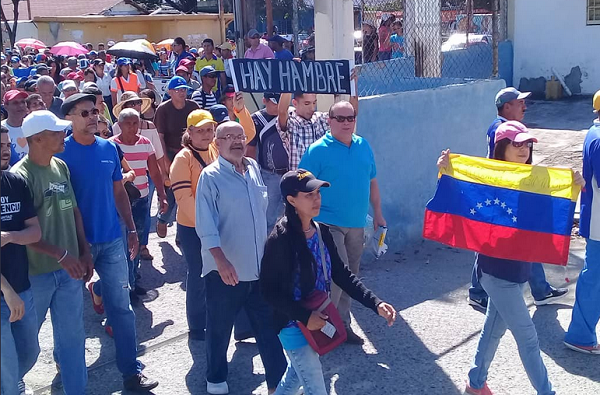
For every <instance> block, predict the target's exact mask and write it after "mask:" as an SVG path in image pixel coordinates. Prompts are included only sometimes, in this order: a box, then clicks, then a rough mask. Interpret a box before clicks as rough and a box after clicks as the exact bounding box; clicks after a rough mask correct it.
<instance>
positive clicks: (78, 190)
mask: <svg viewBox="0 0 600 395" xmlns="http://www.w3.org/2000/svg"><path fill="white" fill-rule="evenodd" d="M56 156H57V157H58V158H60V159H62V160H63V161H65V163H66V164H67V166H68V167H69V171H70V172H71V184H72V185H73V190H74V191H75V198H76V199H77V205H78V207H79V210H80V211H81V216H82V218H83V227H84V229H85V237H86V239H87V241H88V242H89V243H91V244H97V243H108V242H111V241H114V240H115V239H118V238H120V237H121V225H120V223H119V216H118V214H117V209H116V203H115V196H114V192H113V182H115V181H121V180H122V179H123V175H122V174H121V162H120V161H119V155H118V154H117V148H116V147H115V145H114V143H113V142H111V141H108V140H104V139H101V138H100V137H96V141H95V142H94V143H93V144H91V145H81V144H79V143H78V142H77V141H75V139H74V138H73V136H69V137H67V138H66V139H65V150H64V152H62V153H60V154H57V155H56ZM80 202H81V203H80Z"/></svg>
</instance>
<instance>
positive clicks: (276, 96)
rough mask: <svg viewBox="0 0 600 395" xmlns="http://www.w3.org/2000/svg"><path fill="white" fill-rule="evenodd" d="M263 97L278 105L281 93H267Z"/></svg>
mask: <svg viewBox="0 0 600 395" xmlns="http://www.w3.org/2000/svg"><path fill="white" fill-rule="evenodd" d="M263 97H264V98H265V99H267V100H271V101H272V102H273V103H275V104H277V103H279V99H280V98H281V94H280V93H274V92H265V93H263Z"/></svg>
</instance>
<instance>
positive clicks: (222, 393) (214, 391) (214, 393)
mask: <svg viewBox="0 0 600 395" xmlns="http://www.w3.org/2000/svg"><path fill="white" fill-rule="evenodd" d="M206 392H208V393H209V394H211V395H226V394H228V393H229V386H228V385H227V381H223V382H222V383H211V382H209V381H207V382H206Z"/></svg>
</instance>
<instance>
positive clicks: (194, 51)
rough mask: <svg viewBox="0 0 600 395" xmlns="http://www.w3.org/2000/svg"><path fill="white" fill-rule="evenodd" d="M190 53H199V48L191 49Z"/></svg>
mask: <svg viewBox="0 0 600 395" xmlns="http://www.w3.org/2000/svg"><path fill="white" fill-rule="evenodd" d="M190 53H198V48H192V49H190Z"/></svg>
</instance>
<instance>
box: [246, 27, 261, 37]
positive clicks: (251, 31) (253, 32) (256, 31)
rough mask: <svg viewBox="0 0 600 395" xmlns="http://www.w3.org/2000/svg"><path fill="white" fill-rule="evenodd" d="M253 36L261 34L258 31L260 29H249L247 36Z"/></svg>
mask: <svg viewBox="0 0 600 395" xmlns="http://www.w3.org/2000/svg"><path fill="white" fill-rule="evenodd" d="M253 36H260V33H259V32H258V30H256V29H250V30H249V31H248V34H247V37H248V38H250V37H253Z"/></svg>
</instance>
